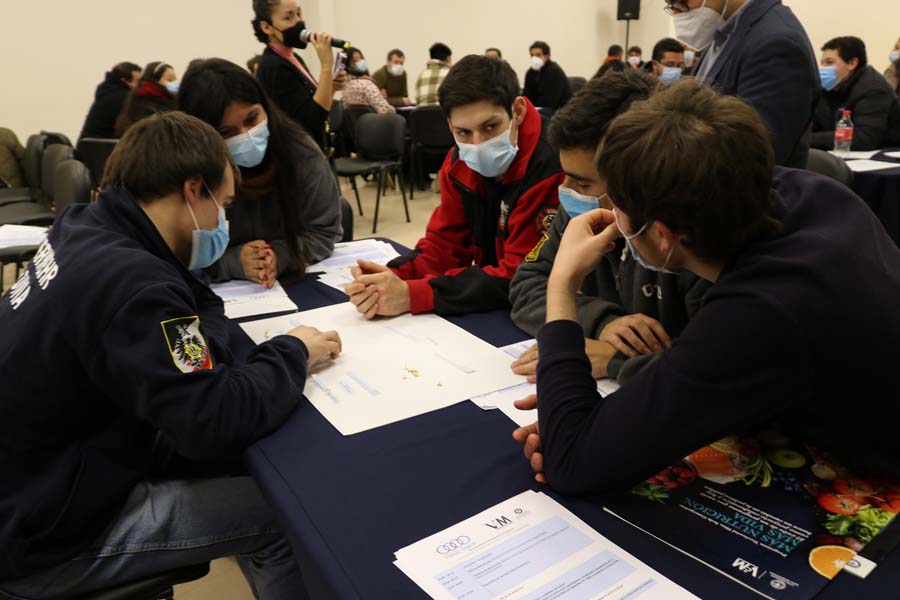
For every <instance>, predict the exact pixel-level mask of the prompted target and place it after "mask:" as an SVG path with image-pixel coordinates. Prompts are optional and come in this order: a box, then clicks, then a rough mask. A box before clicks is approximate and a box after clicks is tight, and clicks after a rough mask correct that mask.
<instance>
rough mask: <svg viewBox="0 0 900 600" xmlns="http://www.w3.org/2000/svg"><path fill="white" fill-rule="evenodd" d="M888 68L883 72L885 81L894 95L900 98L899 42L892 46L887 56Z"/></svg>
mask: <svg viewBox="0 0 900 600" xmlns="http://www.w3.org/2000/svg"><path fill="white" fill-rule="evenodd" d="M888 61H889V62H890V66H889V67H888V68H887V70H885V72H884V78H885V79H887V82H888V84H890V86H891V89H892V90H894V93H895V94H897V95H898V96H900V40H897V43H895V44H894V49H893V50H891V53H890V54H888Z"/></svg>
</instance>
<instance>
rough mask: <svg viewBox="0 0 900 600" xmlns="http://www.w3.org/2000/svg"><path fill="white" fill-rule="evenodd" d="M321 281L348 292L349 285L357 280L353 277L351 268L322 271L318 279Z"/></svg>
mask: <svg viewBox="0 0 900 600" xmlns="http://www.w3.org/2000/svg"><path fill="white" fill-rule="evenodd" d="M318 281H319V283H323V284H325V285H327V286H328V287H331V288H334V289H336V290H338V291H341V292H346V288H347V286H348V285H350V284H351V283H353V282H354V281H355V280H354V279H353V275H352V274H351V273H350V269H349V268H347V269H341V270H340V271H332V272H330V273H322V274H321V275H319V279H318Z"/></svg>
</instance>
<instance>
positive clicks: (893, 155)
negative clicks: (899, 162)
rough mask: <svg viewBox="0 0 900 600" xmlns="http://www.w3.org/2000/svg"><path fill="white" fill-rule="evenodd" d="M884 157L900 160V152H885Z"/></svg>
mask: <svg viewBox="0 0 900 600" xmlns="http://www.w3.org/2000/svg"><path fill="white" fill-rule="evenodd" d="M884 155H885V156H887V157H888V158H900V152H885V153H884Z"/></svg>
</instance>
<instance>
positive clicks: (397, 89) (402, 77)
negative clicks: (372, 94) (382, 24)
mask: <svg viewBox="0 0 900 600" xmlns="http://www.w3.org/2000/svg"><path fill="white" fill-rule="evenodd" d="M405 63H406V55H405V54H403V51H402V50H400V49H399V48H394V49H393V50H391V51H390V52H388V56H387V64H386V65H384V66H383V67H381V68H380V69H378V70H377V71H375V73H374V74H373V75H372V79H374V80H375V85H377V86H378V89H379V90H381V95H382V96H384V97H385V98H387V101H388V103H389V104H390V105H391V106H409V105H411V104H412V100H410V98H409V84H407V82H406V66H405ZM345 97H346V96H345Z"/></svg>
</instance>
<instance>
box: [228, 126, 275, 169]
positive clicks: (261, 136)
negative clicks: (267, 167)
mask: <svg viewBox="0 0 900 600" xmlns="http://www.w3.org/2000/svg"><path fill="white" fill-rule="evenodd" d="M225 145H226V146H228V151H229V152H231V156H232V157H233V158H234V162H236V163H237V164H238V166H241V167H244V168H246V169H252V168H253V167H258V166H259V165H260V164H261V163H262V161H263V158H265V156H266V148H268V147H269V121H268V119H266V120H264V121H263V122H262V123H260V124H259V125H257V126H255V127H254V128H253V129H251V130H250V131H248V132H247V133H242V134H240V135H236V136H234V137H230V138H228V139H227V140H225Z"/></svg>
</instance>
